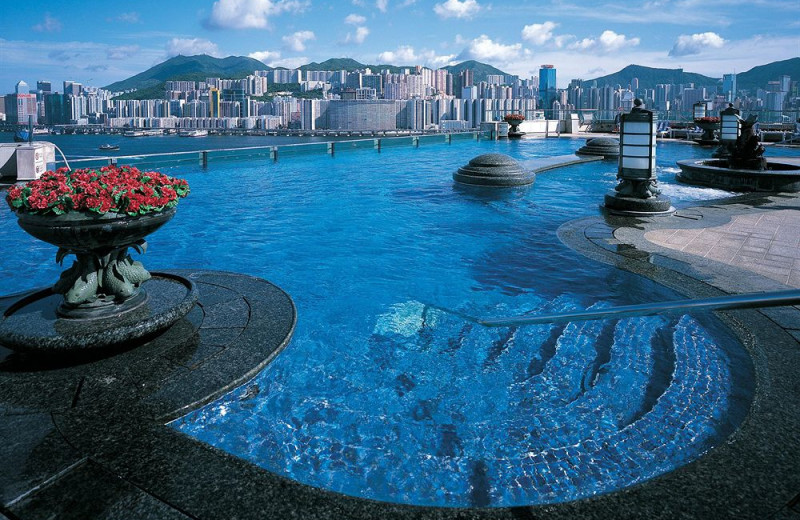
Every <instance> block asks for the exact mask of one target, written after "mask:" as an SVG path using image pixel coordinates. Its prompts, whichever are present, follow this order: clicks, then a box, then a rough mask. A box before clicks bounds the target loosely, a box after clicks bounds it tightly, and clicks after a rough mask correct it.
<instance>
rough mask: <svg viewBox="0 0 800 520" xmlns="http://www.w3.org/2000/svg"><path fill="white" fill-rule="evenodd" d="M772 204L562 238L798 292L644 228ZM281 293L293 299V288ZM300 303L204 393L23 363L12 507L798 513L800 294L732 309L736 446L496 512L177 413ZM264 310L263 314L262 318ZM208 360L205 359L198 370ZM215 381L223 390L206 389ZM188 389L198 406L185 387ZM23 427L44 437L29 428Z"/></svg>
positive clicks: (195, 512) (242, 372)
mask: <svg viewBox="0 0 800 520" xmlns="http://www.w3.org/2000/svg"><path fill="white" fill-rule="evenodd" d="M773 207H781V208H787V207H791V208H798V209H800V197H790V196H765V195H759V196H745V197H737V198H734V199H729V200H727V201H722V202H720V201H717V202H716V203H714V204H708V205H705V206H697V207H693V208H686V209H681V210H679V211H678V212H676V214H675V215H673V216H669V217H651V218H625V217H611V216H597V217H588V218H584V219H580V220H576V221H571V222H567V223H565V224H564V225H562V227H561V228H560V229H559V237H560V238H561V239H562V241H563V242H564V243H565V244H567V245H568V246H570V247H571V248H573V249H574V250H576V251H577V252H579V253H581V254H583V255H585V256H587V257H589V258H592V259H594V260H597V261H600V262H604V263H608V264H611V265H614V266H616V267H619V268H621V269H624V270H627V271H630V272H633V273H637V274H640V275H642V276H645V277H647V278H650V279H652V280H654V281H656V282H658V283H661V284H663V285H665V286H668V287H671V288H673V289H675V290H677V291H678V292H680V293H682V294H683V295H685V296H687V297H692V298H697V297H709V296H716V295H722V294H726V293H736V292H754V291H766V290H776V289H785V288H786V286H784V285H782V284H780V283H779V282H776V281H773V280H770V279H767V278H764V277H761V276H759V275H754V274H752V273H748V272H746V271H744V270H742V269H740V268H737V267H735V266H728V265H724V264H719V263H717V262H713V261H703V262H698V260H697V257H693V256H692V255H689V254H687V253H681V252H680V251H675V250H671V249H667V248H662V247H660V246H657V245H655V244H653V243H650V242H648V241H647V240H646V239H645V238H644V234H645V233H646V232H647V231H649V230H652V229H659V228H674V227H681V226H683V227H687V226H688V227H690V226H703V227H707V226H709V225H717V224H719V223H724V222H726V221H727V220H729V219H730V218H731V217H732V216H733V215H736V214H741V213H743V212H749V211H765V210H769V209H770V208H773ZM176 272H177V273H179V274H183V275H186V274H187V272H184V271H176ZM193 275H194V276H196V277H199V278H198V279H202V277H203V276H218V277H220V278H221V279H220V280H218V283H219V284H220V285H225V284H228V285H231V284H232V285H234V286H235V290H236V291H238V292H239V294H240V295H242V297H243V298H245V299H248V298H246V297H245V295H247V294H248V293H250V292H253V291H255V292H256V293H259V292H260V294H261V296H257V295H252V294H251V295H250V297H249V300H252V301H261V302H263V303H265V305H264V306H262V308H260V310H259V312H251V313H250V314H248V316H253V317H256V318H257V317H258V316H262V317H264V316H268V315H270V313H271V312H272V311H270V310H269V308H268V305H267V302H268V301H269V298H267V297H266V296H264V291H265V290H266V289H265V287H266V286H261V288H260V289H259V287H256V286H257V285H258V284H261V283H266V282H264V281H263V280H261V281H258V279H254V278H251V277H241V276H239V275H234V274H231V273H216V274H214V273H211V272H207V271H198V272H195V273H193ZM222 278H224V280H222ZM240 278H241V279H240ZM236 280H239V281H236ZM206 281H208V279H206ZM223 281H224V283H223ZM271 294H272V296H273V297H279V296H280V293H279V291H273V292H272V293H271ZM215 298H216V300H215ZM222 300H224V298H220V297H214V296H209V295H208V294H206V295H204V294H203V291H202V290H201V296H200V302H201V304H205V305H206V306H217V307H218V308H219V310H220V312H221V313H222V314H221V315H220V316H221V317H220V318H218V319H219V322H218V323H217V324H216V325H217V326H216V327H209V328H210V329H215V330H216V332H214V333H213V334H212V336H214V335H215V334H216V335H218V334H224V332H221V331H224V330H225V329H230V330H234V329H235V330H246V329H247V324H244V325H243V324H242V323H238V322H237V321H236V320H237V318H236V316H237V315H238V314H241V312H238V311H236V309H237V307H236V306H235V305H233V304H231V303H230V301H232V300H227V301H222ZM0 303H2V302H0ZM284 307H285V304H284ZM226 309H227V310H226ZM291 309H292V314H291V318H290V316H289V314H287V313H286V312H285V309H284V312H283V314H281V318H280V319H277V320H276V319H275V316H273V318H272V319H273V321H272V322H271V323H273V325H275V324H276V323H282V324H283V328H282V329H281V331H282V332H281V333H279V334H273V336H275V337H273V338H272V339H271V340H270V342H271V345H272V350H269V349H266V350H265V348H264V345H263V343H264V341H262V340H264V338H261V337H260V336H259V335H258V334H256V335H253V337H250V338H249V339H247V340H245V339H242V338H240V335H238V336H236V337H235V338H234V339H233V340H230V342H229V343H228V344H227V345H228V346H235V345H238V346H239V347H241V348H238V349H237V348H226V349H221V350H222V352H221V353H217V354H220V355H218V356H216V357H215V356H214V355H213V354H211V353H209V352H206V353H205V355H206V356H207V357H209V358H210V359H217V361H218V363H217V366H216V368H215V369H209V370H208V372H207V373H205V374H202V377H196V378H194V379H191V378H190V379H184V381H194V382H195V383H196V384H200V385H201V386H204V387H205V389H206V390H204V391H197V390H196V387H195V386H194V385H188V387H183V386H182V385H173V386H172V387H171V388H170V390H172V391H174V392H175V393H171V392H165V393H163V394H161V396H160V397H159V398H157V399H153V398H152V395H153V391H151V390H148V391H147V392H145V394H139V393H138V392H139V390H138V389H134V388H133V386H131V385H130V384H129V385H127V386H125V385H123V386H120V387H119V392H120V393H118V394H109V393H108V392H107V391H106V390H107V389H106V388H105V387H104V385H105V384H107V383H106V382H104V379H103V377H94V378H89V379H84V381H83V383H81V386H82V388H81V389H80V392H79V393H80V394H81V399H82V400H86V401H88V406H87V407H86V408H85V409H83V408H82V405H83V402H84V401H80V402H78V406H76V403H75V397H74V396H75V395H77V394H76V391H75V388H74V387H68V388H59V387H57V386H56V387H52V388H51V387H48V385H42V384H41V382H38V383H37V382H35V381H31V379H32V377H31V374H25V373H22V374H20V373H17V374H14V377H15V378H17V379H19V378H22V379H27V383H30V384H33V385H34V386H33V388H34V389H35V388H38V391H34V390H32V389H31V387H25V386H19V387H14V388H13V392H11V394H13V395H16V396H23V397H18V398H19V399H23V401H25V402H19V401H16V402H15V401H13V400H11V399H10V398H9V397H8V396H9V395H10V394H9V392H10V390H12V389H11V388H10V387H9V386H8V381H5V382H3V381H0V388H2V389H3V391H4V392H3V393H2V394H0V395H2V396H3V397H0V415H2V416H3V422H2V423H0V467H14V468H15V471H13V472H11V474H10V475H9V474H8V473H7V474H5V476H2V475H0V492H2V494H1V495H0V499H2V500H0V504H1V505H0V518H2V515H7V516H8V518H11V519H12V520H16V519H29V518H30V519H33V518H42V517H49V516H51V515H52V514H54V513H55V512H59V513H61V516H60V518H131V517H137V518H138V517H151V518H233V517H235V518H354V519H359V518H364V519H366V518H395V519H398V520H399V519H408V518H430V519H434V518H435V519H448V518H453V519H455V518H459V519H461V518H487V519H512V518H514V519H519V518H543V517H546V518H554V519H562V518H563V519H567V518H570V519H571V518H608V517H612V516H615V517H622V518H641V517H649V518H675V517H679V516H680V517H697V518H705V517H710V516H712V515H714V516H720V517H737V518H762V517H765V516H769V515H774V516H773V518H784V517H789V516H790V515H793V514H796V513H793V511H797V510H800V506H791V507H795V509H792V508H790V505H789V502H790V501H791V500H792V499H793V498H795V497H796V495H797V493H798V492H800V471H798V469H797V468H800V412H798V410H797V409H796V408H795V409H793V408H792V406H791V403H797V402H800V384H798V382H797V381H798V376H797V373H796V369H797V367H799V366H800V330H799V329H800V310H798V308H797V307H788V308H775V309H766V310H763V311H758V310H739V311H724V312H719V313H718V315H719V316H720V318H721V319H722V320H723V322H725V323H726V324H728V325H729V326H730V327H731V329H732V330H733V331H734V332H735V333H736V334H737V336H738V337H739V338H740V339H741V340H742V342H743V344H744V345H745V347H746V348H747V349H748V350H749V352H750V353H751V356H752V358H753V361H754V366H755V371H756V381H757V384H756V392H755V397H754V400H753V405H752V407H751V410H750V413H749V414H748V416H747V418H746V419H745V421H744V423H743V424H742V426H741V427H740V428H739V429H738V430H737V431H736V432H735V433H734V434H733V435H732V436H731V437H730V438H729V439H728V441H727V442H726V443H725V444H724V445H722V446H719V447H718V448H716V449H714V450H712V451H711V452H710V453H708V454H707V455H706V456H704V457H702V458H700V459H699V460H697V461H695V462H692V463H690V464H688V465H686V466H683V467H681V468H678V469H676V470H674V471H672V472H670V473H667V474H664V475H662V476H660V477H657V478H654V479H652V480H649V481H647V482H645V483H642V484H639V485H635V486H632V487H629V488H626V489H623V490H621V491H617V492H613V493H609V494H604V495H599V496H596V497H592V498H588V499H583V500H578V501H574V502H569V503H563V504H553V505H543V506H523V507H513V508H496V509H470V508H433V507H417V506H407V505H400V504H390V503H384V502H377V501H373V500H367V499H361V498H353V497H348V496H344V495H341V494H337V493H333V492H330V491H326V490H321V489H317V488H313V487H311V486H307V485H303V484H300V483H298V482H295V481H292V480H289V479H286V478H284V477H281V476H278V475H275V474H272V473H270V472H268V471H266V470H263V469H261V468H259V467H257V466H255V465H253V464H252V463H250V462H247V461H245V460H243V459H239V458H237V457H235V456H232V455H230V454H227V453H225V452H223V451H222V450H219V449H217V448H214V447H212V446H210V445H207V444H204V443H202V442H199V441H197V440H195V439H193V438H191V437H188V436H186V435H183V434H181V433H179V432H177V431H175V430H174V429H172V428H171V427H168V426H165V425H164V422H165V421H166V420H169V419H171V418H174V417H176V416H178V415H181V414H182V413H185V412H188V411H189V410H191V409H194V408H197V407H199V406H201V405H202V404H204V403H206V402H208V401H209V400H211V399H213V398H214V397H215V396H218V395H221V394H222V393H224V392H225V391H229V390H231V389H232V388H233V387H235V386H236V385H239V384H246V381H247V380H248V379H249V378H251V377H253V376H254V375H255V374H256V373H257V372H258V371H260V370H261V368H263V367H264V366H265V365H266V364H267V363H268V362H269V361H270V360H271V359H272V358H273V357H274V356H275V355H277V353H278V352H279V351H280V349H282V348H283V347H284V346H285V345H286V343H287V342H288V335H290V334H291V330H292V328H293V323H294V322H293V319H294V315H293V312H294V309H293V306H292V307H291ZM259 313H260V314H259ZM223 315H224V316H223ZM190 321H191V320H190ZM289 322H291V326H289V325H287V324H288V323H289ZM265 323H266V322H260V324H261V326H262V327H263V325H264V324H265ZM287 327H288V328H287ZM187 330H189V329H187ZM206 333H208V331H207V332H206ZM281 334H283V336H284V337H283V339H280V338H279V336H281ZM287 334H288V335H287ZM209 338H210V337H209ZM215 341H216V342H217V343H219V342H220V341H222V340H220V339H218V338H217V339H209V340H208V341H206V342H205V345H206V347H205V348H209V349H212V351H213V349H214V347H216V346H217V345H214V342H215ZM225 351H227V352H225ZM214 352H216V351H214ZM222 353H224V354H225V355H224V356H223V355H221V354H222ZM225 356H228V357H225ZM160 357H161V358H164V356H163V355H161V356H160ZM164 359H167V361H168V363H165V365H166V368H163V369H159V370H153V372H154V373H155V375H156V376H157V377H161V378H169V377H171V374H172V372H170V371H175V372H176V373H180V374H185V373H186V372H187V370H191V369H192V368H191V367H187V365H191V363H192V362H193V361H192V360H195V357H193V356H190V357H189V361H187V360H186V359H184V358H179V359H177V361H178V362H176V359H175V358H172V359H169V356H167V357H166V358H164ZM199 367H202V363H201V364H200V365H197V366H195V367H194V369H198V368H199ZM124 368H125V370H123V371H122V373H123V374H124V375H125V376H126V377H127V379H128V383H130V382H135V383H136V384H137V385H138V384H142V385H144V386H148V385H150V384H153V383H150V380H151V379H152V378H151V376H152V375H153V374H150V373H149V372H150V370H149V369H148V370H147V371H142V370H138V371H137V369H136V367H124ZM105 375H106V376H108V374H105ZM211 382H214V383H215V384H217V386H218V388H217V389H216V391H212V392H208V391H207V389H208V385H209V384H210V383H211ZM4 383H5V386H4ZM15 384H18V382H17V383H15ZM37 384H38V387H37V386H36V385H37ZM158 389H160V387H158V388H156V389H155V390H158ZM131 393H133V394H135V395H133V396H131ZM156 393H157V392H156ZM184 393H188V395H189V397H190V399H189V401H190V402H189V404H187V397H186V396H185V395H180V394H184ZM141 395H145V396H146V397H147V398H146V399H142V398H140V397H141ZM170 396H171V397H170ZM168 397H170V398H168ZM53 403H57V404H58V405H57V406H54V405H53ZM121 403H123V404H121ZM20 431H25V432H27V433H29V434H30V435H27V436H25V437H26V438H25V439H22V438H21V437H22V436H20V435H19V432H20ZM31 438H32V439H33V440H30V439H31Z"/></svg>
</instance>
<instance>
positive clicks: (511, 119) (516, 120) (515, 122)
mask: <svg viewBox="0 0 800 520" xmlns="http://www.w3.org/2000/svg"><path fill="white" fill-rule="evenodd" d="M503 121H505V122H506V123H508V125H509V126H510V127H511V128H510V129H509V131H508V138H509V139H518V138H520V137H522V136H523V135H525V132H520V131H519V125H520V124H522V122H523V121H525V116H523V115H522V114H506V115H505V117H503Z"/></svg>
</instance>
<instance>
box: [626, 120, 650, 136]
mask: <svg viewBox="0 0 800 520" xmlns="http://www.w3.org/2000/svg"><path fill="white" fill-rule="evenodd" d="M652 128H653V125H652V123H650V121H625V123H624V124H623V125H622V133H624V134H647V135H649V134H650V132H651V131H652Z"/></svg>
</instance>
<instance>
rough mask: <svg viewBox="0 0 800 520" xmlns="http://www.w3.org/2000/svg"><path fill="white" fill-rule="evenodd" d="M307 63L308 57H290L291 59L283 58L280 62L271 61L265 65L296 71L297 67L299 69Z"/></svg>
mask: <svg viewBox="0 0 800 520" xmlns="http://www.w3.org/2000/svg"><path fill="white" fill-rule="evenodd" d="M309 61H311V60H309V59H308V57H306V56H295V57H292V58H283V59H281V60H273V61H271V62H269V63H267V65H269V66H270V67H284V68H286V69H296V68H298V67H300V66H302V65H305V64H306V63H308V62H309Z"/></svg>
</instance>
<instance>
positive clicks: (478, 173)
mask: <svg viewBox="0 0 800 520" xmlns="http://www.w3.org/2000/svg"><path fill="white" fill-rule="evenodd" d="M453 180H455V181H456V182H460V183H463V184H474V185H478V186H501V187H502V186H524V185H526V184H531V183H532V182H533V181H534V180H536V174H535V173H533V172H526V171H525V170H524V169H523V168H522V166H521V165H520V164H519V163H518V162H517V161H516V160H514V159H513V158H511V157H509V156H508V155H505V154H502V153H487V154H483V155H479V156H477V157H475V158H473V159H472V160H471V161H470V162H469V163H468V164H467V165H465V166H462V167H461V168H459V169H458V171H456V172H455V173H454V174H453Z"/></svg>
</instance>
